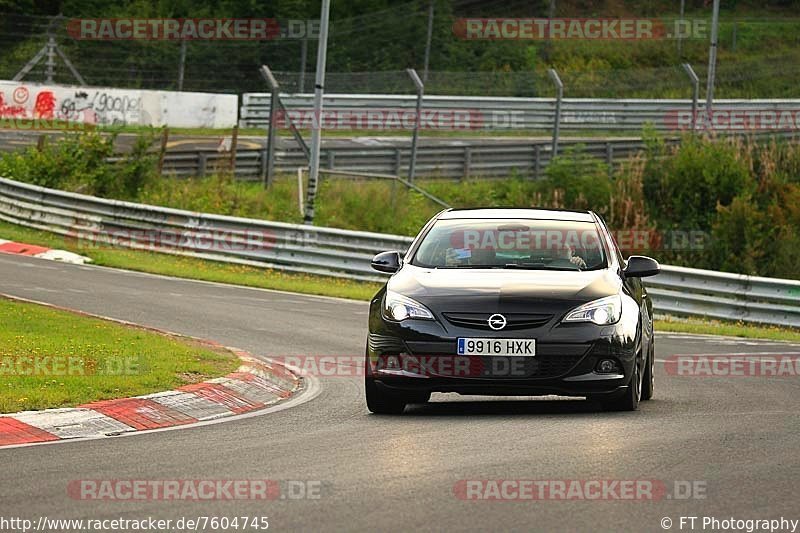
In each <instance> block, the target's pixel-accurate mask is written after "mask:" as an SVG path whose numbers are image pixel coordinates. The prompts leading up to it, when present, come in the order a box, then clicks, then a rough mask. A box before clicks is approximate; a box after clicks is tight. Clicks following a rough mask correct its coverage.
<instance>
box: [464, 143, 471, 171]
mask: <svg viewBox="0 0 800 533" xmlns="http://www.w3.org/2000/svg"><path fill="white" fill-rule="evenodd" d="M471 171H472V147H471V146H470V145H466V146H465V147H464V177H465V178H469V175H470V173H471Z"/></svg>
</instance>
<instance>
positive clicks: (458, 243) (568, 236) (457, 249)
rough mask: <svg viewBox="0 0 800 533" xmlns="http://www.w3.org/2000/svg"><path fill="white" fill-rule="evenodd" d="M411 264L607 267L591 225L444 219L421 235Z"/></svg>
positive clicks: (461, 266)
mask: <svg viewBox="0 0 800 533" xmlns="http://www.w3.org/2000/svg"><path fill="white" fill-rule="evenodd" d="M411 264H412V265H416V266H420V267H427V268H507V269H530V270H566V271H570V270H571V271H579V270H597V269H600V268H605V267H606V258H605V253H604V251H603V245H602V244H601V240H600V235H599V234H598V231H597V226H596V225H595V224H594V223H593V222H574V221H562V220H528V219H477V220H476V219H447V220H439V221H437V222H436V223H435V224H434V226H433V227H432V228H431V229H430V231H429V232H428V233H427V234H426V235H425V237H424V239H423V240H422V242H421V243H420V245H419V247H418V249H417V251H416V253H415V254H414V257H413V259H412V260H411Z"/></svg>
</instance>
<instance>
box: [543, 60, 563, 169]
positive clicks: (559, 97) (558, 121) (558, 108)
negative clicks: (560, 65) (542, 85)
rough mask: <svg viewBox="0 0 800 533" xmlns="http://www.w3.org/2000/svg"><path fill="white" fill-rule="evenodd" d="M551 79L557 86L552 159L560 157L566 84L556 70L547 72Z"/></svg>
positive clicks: (552, 69)
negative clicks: (559, 146)
mask: <svg viewBox="0 0 800 533" xmlns="http://www.w3.org/2000/svg"><path fill="white" fill-rule="evenodd" d="M547 74H548V75H549V76H550V79H551V80H553V83H555V84H556V112H555V116H554V117H553V149H552V152H553V154H552V155H551V156H550V157H551V159H552V158H554V157H556V156H557V155H558V134H559V129H560V128H561V100H562V99H563V98H564V84H563V83H561V78H560V77H559V76H558V72H556V69H554V68H551V69H549V70H548V71H547Z"/></svg>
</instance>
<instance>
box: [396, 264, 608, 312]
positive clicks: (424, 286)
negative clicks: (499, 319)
mask: <svg viewBox="0 0 800 533" xmlns="http://www.w3.org/2000/svg"><path fill="white" fill-rule="evenodd" d="M620 285H621V280H620V279H619V277H618V276H616V275H615V274H613V273H611V272H610V271H609V270H608V269H603V270H593V271H586V272H577V271H576V272H570V271H553V270H511V269H485V270H484V269H458V270H457V269H431V268H421V267H416V266H413V265H404V266H403V268H402V269H401V270H400V271H399V272H397V273H396V274H395V275H394V276H393V277H392V278H391V279H390V280H389V283H388V289H389V290H392V291H395V292H398V293H400V294H403V295H406V296H409V297H411V298H413V299H415V300H417V301H419V302H420V303H422V304H424V305H426V306H428V307H429V308H431V309H432V310H434V311H448V310H466V309H472V310H480V311H488V312H504V311H505V312H514V311H519V312H524V311H528V310H531V308H540V309H542V310H543V311H544V310H545V308H546V310H547V311H548V312H558V311H560V310H567V309H569V308H572V307H574V306H576V305H580V304H582V303H585V302H589V301H591V300H595V299H597V298H603V297H605V296H611V295H613V294H618V293H619V291H620Z"/></svg>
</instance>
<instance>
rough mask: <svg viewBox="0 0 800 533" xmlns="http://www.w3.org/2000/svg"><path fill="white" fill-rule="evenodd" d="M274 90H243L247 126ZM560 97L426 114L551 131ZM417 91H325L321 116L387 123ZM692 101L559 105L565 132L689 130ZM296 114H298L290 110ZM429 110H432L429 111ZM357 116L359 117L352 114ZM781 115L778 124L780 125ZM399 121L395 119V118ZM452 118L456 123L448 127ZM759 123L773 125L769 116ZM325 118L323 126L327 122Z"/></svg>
mask: <svg viewBox="0 0 800 533" xmlns="http://www.w3.org/2000/svg"><path fill="white" fill-rule="evenodd" d="M313 96H314V95H313V94H286V95H281V100H282V102H283V103H284V105H285V106H286V107H287V108H288V110H289V112H290V117H293V118H295V119H296V118H299V119H300V122H301V124H300V126H302V125H303V124H302V122H303V120H306V121H308V120H310V117H312V116H313V112H312V110H313ZM269 102H270V95H269V94H267V93H245V94H244V95H242V106H241V108H240V112H239V124H240V126H243V127H251V126H258V127H264V126H266V125H267V124H268V123H269ZM555 104H556V101H555V99H553V98H517V97H480V96H472V97H470V96H427V95H426V96H425V98H424V100H423V124H424V123H425V122H424V120H425V119H424V117H425V116H430V117H433V118H432V119H431V120H432V121H433V122H434V124H432V126H431V127H436V125H435V122H436V119H437V117H443V118H442V120H443V121H444V122H445V124H446V126H447V127H446V128H444V129H454V130H459V129H462V130H513V129H516V130H534V131H550V130H551V129H552V127H553V117H554V116H555ZM415 106H416V96H412V95H387V94H326V95H325V97H324V113H323V117H333V118H332V119H331V122H332V123H333V124H336V123H337V121H343V122H345V123H346V126H347V127H346V129H359V128H354V127H351V126H349V124H351V123H353V122H354V121H355V122H359V121H360V122H362V123H364V124H365V126H363V127H362V128H360V129H374V128H373V127H370V114H369V113H370V112H373V113H376V115H374V116H375V117H376V118H374V119H373V121H375V122H377V124H378V125H380V126H382V128H381V129H383V128H385V126H386V122H387V117H388V118H390V119H392V118H393V117H394V115H392V114H391V113H395V114H397V111H400V110H402V111H406V110H407V111H414V109H415ZM691 110H692V101H691V100H690V99H685V100H681V99H615V98H564V99H563V101H562V104H561V126H560V129H561V131H562V132H568V131H579V132H580V131H582V132H585V131H591V130H600V131H635V132H641V131H642V128H643V127H644V126H645V125H646V124H650V125H652V127H654V128H655V129H657V130H659V131H675V130H681V129H683V130H685V129H689V128H690V127H691V114H692V113H691ZM728 111H739V112H743V113H744V112H760V111H775V112H779V113H781V114H786V113H789V114H790V115H791V116H788V115H787V116H786V118H787V119H789V118H791V120H792V121H793V122H795V124H793V125H791V126H788V127H789V129H796V117H797V113H798V112H800V100H785V99H781V100H778V99H770V100H724V99H719V100H714V113H715V115H717V116H719V117H725V116H726V112H728ZM292 113H294V116H293V115H292ZM425 113H427V114H428V115H425ZM354 117H356V118H354ZM779 118H780V117H779V116H777V115H776V117H775V118H774V122H775V124H774V127H775V128H781V127H782V126H781V125H780V124H779V123H778V122H779ZM740 121H741V117H738V118H737V119H736V120H734V121H732V123H731V125H730V126H731V129H732V130H736V129H737V128H740V129H744V127H743V124H739V122H740ZM396 122H398V121H397V120H396V119H395V120H394V121H393V122H392V123H396ZM451 122H452V123H453V126H452V127H450V124H451ZM762 122H763V124H762V125H761V126H763V127H768V126H769V118H767V119H766V120H763V121H762ZM324 123H325V122H324V119H323V125H324Z"/></svg>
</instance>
